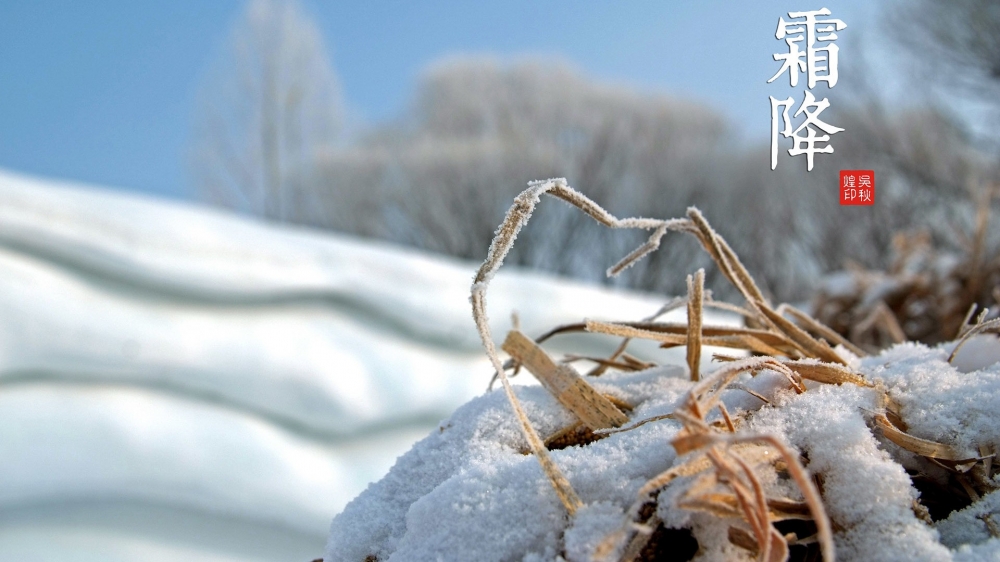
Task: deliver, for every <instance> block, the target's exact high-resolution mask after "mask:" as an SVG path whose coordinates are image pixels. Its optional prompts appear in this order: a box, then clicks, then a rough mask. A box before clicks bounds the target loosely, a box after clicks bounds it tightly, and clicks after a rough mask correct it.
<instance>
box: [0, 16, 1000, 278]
mask: <svg viewBox="0 0 1000 562" xmlns="http://www.w3.org/2000/svg"><path fill="white" fill-rule="evenodd" d="M824 6H825V7H828V8H830V9H831V11H832V16H831V17H833V18H839V19H841V20H843V21H845V22H846V23H847V28H846V29H845V30H843V31H841V32H840V33H839V39H838V40H837V45H838V46H839V47H840V68H839V71H840V77H841V78H840V83H839V84H838V85H837V86H836V87H835V88H834V89H828V88H826V87H825V84H823V85H820V86H818V87H817V88H816V90H815V93H816V95H817V97H818V98H820V99H822V98H823V97H827V98H829V100H830V103H831V108H830V109H829V110H827V111H826V112H825V113H824V114H823V119H825V120H826V121H827V122H828V123H831V124H833V125H836V126H840V127H843V128H844V129H846V130H845V131H844V132H842V133H840V134H838V135H836V136H834V137H833V139H832V142H831V144H832V145H833V146H834V148H835V149H836V154H835V155H833V156H829V155H819V156H818V157H817V168H816V170H814V171H813V172H811V173H808V174H806V173H805V171H804V169H805V158H803V157H798V158H794V159H793V158H789V157H787V156H785V155H784V150H785V148H787V146H786V147H785V148H783V149H782V160H781V162H780V165H779V166H778V169H777V170H775V171H772V170H770V169H769V168H768V166H767V163H768V148H769V134H770V108H769V103H768V96H769V95H773V96H775V97H776V98H779V99H780V98H784V97H786V96H788V95H792V97H793V98H794V99H795V100H796V104H798V103H799V102H801V99H802V97H803V93H802V92H803V90H804V87H803V86H804V84H803V85H800V86H799V87H798V88H794V89H790V88H789V87H788V85H787V82H788V79H787V74H784V75H782V76H781V77H780V78H779V79H778V80H777V81H776V82H774V83H772V84H767V83H766V81H767V79H768V78H770V77H771V76H773V75H774V74H775V73H776V72H777V70H778V68H779V66H780V65H779V63H778V62H775V61H774V60H773V59H772V55H773V54H774V53H782V52H786V51H787V47H786V46H785V44H784V42H783V41H778V40H776V39H775V38H774V33H775V28H776V23H777V19H778V17H780V16H785V17H787V16H786V13H787V12H788V11H795V10H807V9H818V8H820V7H821V6H820V5H818V4H817V5H816V6H806V5H799V4H797V3H795V2H778V1H775V2H755V3H752V4H750V3H739V2H722V1H717V2H684V3H674V4H666V3H662V2H632V3H628V4H624V5H620V4H609V3H597V2H584V3H578V4H569V3H566V2H542V3H529V2H523V3H503V4H502V5H501V4H495V5H492V6H487V7H480V6H471V5H468V4H464V3H459V2H455V3H449V2H427V3H419V4H400V5H397V4H388V3H384V4H377V3H376V4H370V3H366V4H364V5H363V6H362V5H360V4H350V5H348V4H346V3H322V2H304V3H287V2H268V1H263V0H262V1H259V2H251V3H250V4H244V3H241V2H232V3H230V2H216V3H211V4H207V5H206V4H203V3H188V4H186V3H183V2H181V3H173V4H170V5H159V6H142V7H140V6H137V5H134V4H131V3H126V2H121V3H114V2H110V3H102V4H100V5H98V6H96V7H95V6H86V7H84V6H80V5H76V4H71V3H65V4H58V3H30V4H20V5H7V6H6V7H4V8H3V9H2V10H3V11H2V12H0V26H2V27H0V76H2V77H3V88H0V165H2V166H5V167H8V168H11V169H15V170H22V171H27V172H33V173H38V174H44V175H48V176H56V177H63V178H72V179H78V180H84V181H89V182H94V183H99V184H104V185H109V186H115V187H120V188H122V189H132V190H138V191H142V192H146V193H151V194H156V195H161V196H167V197H172V198H179V199H186V200H192V201H200V202H205V203H209V204H213V205H221V206H224V207H230V208H233V209H236V210H237V211H239V212H243V213H248V214H252V215H257V216H262V217H265V218H268V219H270V220H276V221H282V222H293V223H300V224H307V225H313V226H318V227H321V228H331V229H334V230H338V231H342V232H348V233H353V234H358V235H361V236H365V237H370V238H378V239H385V240H389V241H392V242H396V243H400V244H404V245H408V246H415V247H420V248H424V249H427V250H430V251H433V252H439V253H444V254H450V255H454V256H457V257H460V258H468V259H474V260H478V259H482V257H483V256H484V255H485V250H486V247H487V246H488V243H489V239H490V237H491V234H492V231H493V228H494V227H495V225H496V224H497V223H498V221H499V219H500V218H501V217H502V214H503V211H504V209H506V207H507V206H508V204H509V201H510V200H511V198H512V197H513V196H514V195H515V194H516V193H517V192H518V191H519V190H520V189H522V188H523V187H524V185H525V183H526V182H527V181H530V180H532V179H539V178H546V177H553V176H565V177H567V178H568V179H569V181H570V183H571V185H573V186H575V187H577V188H578V189H580V190H581V191H583V192H584V193H586V194H588V195H590V196H591V197H592V198H594V199H595V200H597V201H599V202H600V203H602V204H604V205H606V206H607V207H608V208H609V210H611V211H612V212H614V213H616V214H619V215H630V214H645V215H657V216H675V215H679V214H681V213H683V212H684V209H685V208H686V207H687V206H688V205H692V204H694V205H698V206H700V207H701V208H702V209H703V211H705V212H706V213H707V215H708V216H709V218H710V219H714V220H716V221H717V222H720V223H721V227H720V228H721V229H722V232H723V234H724V235H727V236H728V237H730V238H731V239H733V240H734V241H735V242H734V244H735V246H736V249H737V251H738V252H739V253H740V254H741V255H743V256H744V258H745V259H746V261H748V262H749V264H750V266H751V269H752V270H754V271H755V272H757V273H758V275H759V276H760V277H761V281H762V283H763V284H764V285H765V287H766V289H767V290H768V291H769V292H770V293H772V294H773V295H775V296H777V297H780V298H803V297H805V296H806V295H807V294H808V291H809V287H810V286H812V285H814V284H815V282H816V280H817V279H818V278H819V276H821V275H822V274H823V273H824V272H828V271H830V270H833V269H838V268H840V267H842V266H843V265H844V263H845V262H846V261H847V260H853V261H856V262H859V263H861V264H864V265H869V266H873V265H877V264H878V263H880V262H884V261H885V260H886V259H887V255H888V252H889V251H890V249H891V244H890V240H891V236H892V235H893V234H894V233H895V232H897V231H899V230H902V229H916V228H923V227H926V228H930V229H931V230H933V231H934V234H935V235H936V236H937V237H938V238H940V239H941V240H940V241H941V242H942V243H945V244H947V243H953V242H955V240H953V239H952V238H953V236H952V234H953V233H954V230H955V226H954V224H950V223H954V222H955V221H958V222H959V223H960V222H961V221H962V220H965V219H966V218H967V215H968V213H970V212H972V207H974V203H973V204H971V205H970V204H969V202H970V198H969V197H970V193H971V192H970V190H974V188H973V184H975V185H979V184H981V183H983V182H984V181H985V180H984V179H983V178H986V177H988V176H989V177H991V176H990V174H992V171H991V170H992V164H993V162H994V160H995V159H994V157H993V154H994V145H993V144H992V143H991V142H990V143H987V142H986V141H988V140H990V139H992V138H993V135H992V130H993V129H994V127H993V124H994V123H995V115H994V114H993V112H992V108H993V107H994V105H995V104H994V102H993V101H992V99H993V98H991V97H990V95H989V94H990V93H991V92H993V90H992V88H994V86H995V83H996V76H997V75H998V74H997V73H996V71H995V70H994V69H993V68H992V67H991V66H990V65H991V64H992V63H993V58H991V57H993V53H992V52H991V51H992V50H994V46H993V43H992V42H991V41H993V40H992V39H991V37H992V32H993V31H995V29H993V28H992V27H990V26H992V25H993V24H994V20H993V19H991V18H988V17H985V18H984V17H977V16H969V14H976V13H978V12H983V11H984V10H985V11H989V12H991V13H993V12H995V11H996V6H995V3H993V2H983V1H979V0H977V1H972V0H967V1H965V2H962V3H959V4H956V5H955V6H954V7H953V8H952V9H950V10H948V11H947V14H946V15H945V16H942V15H941V14H938V13H937V11H940V10H941V8H940V7H937V6H935V5H934V4H933V3H929V2H911V3H904V2H862V1H843V2H831V3H827V4H824ZM969 22H980V23H976V24H975V26H980V27H981V29H980V28H975V26H973V25H972V24H970V23H969ZM970 52H979V53H980V54H984V56H982V57H979V58H976V57H975V56H972V57H970V56H969V53H970ZM984 87H985V90H984ZM993 93H995V92H993ZM787 142H788V141H786V143H787ZM971 161H975V162H976V164H975V166H973V165H972V164H970V162H971ZM840 169H875V170H876V175H877V185H878V187H879V189H878V195H877V198H878V201H879V205H877V206H876V207H875V208H862V209H853V208H846V209H845V208H841V207H840V206H839V205H838V202H837V191H836V190H837V187H836V181H837V171H838V170H840ZM972 198H973V199H975V196H973V197H972ZM542 215H543V217H544V218H539V219H537V220H536V221H535V224H533V225H531V226H529V228H528V230H527V232H526V233H525V238H526V240H525V242H523V243H522V244H521V245H520V246H519V247H518V248H517V249H516V251H515V254H514V255H513V256H512V259H513V261H515V262H516V263H519V264H522V265H527V266H532V267H538V268H541V269H545V270H549V271H553V272H557V273H561V274H566V275H570V276H573V277H577V278H581V279H586V280H589V281H595V282H605V281H604V279H603V271H604V268H605V267H606V266H607V264H608V263H610V262H611V261H613V260H614V258H615V257H616V256H617V255H619V254H620V253H621V252H622V251H624V249H625V248H627V247H628V246H630V245H632V244H634V242H635V240H636V239H637V238H635V237H631V238H630V237H629V236H627V235H622V236H609V235H606V233H602V232H600V230H599V229H597V228H596V227H593V226H592V225H590V224H589V223H588V222H587V220H586V219H584V218H583V217H581V216H578V215H576V214H574V213H572V212H570V211H568V210H567V209H560V208H555V209H548V208H545V209H543V213H542ZM956 217H957V218H956ZM541 223H544V224H541ZM845 224H849V225H851V228H849V229H845V228H844V225H845ZM697 255H698V252H697V250H696V249H694V248H693V246H685V245H684V244H680V245H672V246H670V247H668V249H667V250H666V251H663V252H660V253H659V254H657V255H656V256H655V257H653V258H652V259H650V260H647V261H646V262H644V263H643V264H641V265H640V266H639V267H638V268H637V269H636V271H635V272H634V273H633V274H632V275H630V276H629V277H627V278H623V279H621V280H618V281H615V282H616V283H620V284H625V285H628V286H631V287H635V288H641V289H645V290H653V291H666V292H676V291H678V290H681V289H682V287H681V286H680V285H679V282H680V281H679V279H674V278H673V277H672V276H664V275H663V271H664V268H665V267H666V264H676V263H683V264H687V265H689V266H692V267H693V266H697V265H700V262H698V259H700V258H698V257H696V256H697ZM668 277H669V278H668ZM709 283H710V284H711V285H713V286H715V287H716V288H718V289H721V290H724V289H723V286H722V285H720V284H717V283H716V279H715V278H713V276H712V275H711V274H710V278H709Z"/></svg>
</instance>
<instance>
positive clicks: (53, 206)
mask: <svg viewBox="0 0 1000 562" xmlns="http://www.w3.org/2000/svg"><path fill="white" fill-rule="evenodd" d="M474 269H475V264H469V263H464V262H460V261H456V260H450V259H445V258H440V257H433V256H428V255H423V254H420V253H417V252H413V251H407V250H402V249H399V248H395V247H392V246H389V245H384V244H378V243H371V242H362V241H358V240H356V239H352V238H348V237H343V236H335V235H330V234H325V233H324V234H320V233H317V232H313V231H308V230H305V229H297V228H287V227H281V226H275V225H269V224H262V223H259V222H255V221H251V220H246V219H243V218H239V217H235V216H231V215H227V214H224V213H220V212H215V211H210V210H206V209H200V208H196V207H193V206H188V205H182V204H178V203H168V202H164V201H158V200H154V199H149V198H145V197H139V196H135V195H127V194H123V193H117V192H112V191H104V190H99V189H94V188H89V187H82V186H78V185H72V184H67V183H59V182H51V181H42V180H38V179H32V178H29V177H25V176H21V175H17V174H13V173H9V172H0V421H2V423H0V559H9V560H29V559H37V558H38V557H39V556H41V554H40V553H41V552H45V556H46V557H47V558H52V559H59V560H74V561H75V560H137V559H141V560H154V561H155V560H168V559H169V560H177V559H184V560H198V561H201V560H205V561H210V560H211V561H217V560H235V559H239V560H309V559H312V558H314V557H316V556H318V555H319V554H320V553H321V552H322V550H323V544H324V542H325V538H326V535H327V531H328V528H329V527H328V526H329V521H330V518H331V517H332V516H333V515H334V514H335V513H337V512H338V511H339V510H340V509H341V508H342V506H344V505H345V504H346V503H347V502H348V500H350V499H351V498H352V497H354V496H356V495H357V494H358V493H359V492H360V491H361V490H362V489H364V487H365V486H366V485H367V484H368V483H369V482H372V481H374V480H377V479H378V478H379V477H380V476H381V475H383V474H384V473H385V471H386V470H387V469H388V468H389V466H390V465H391V464H392V462H393V460H394V459H395V458H396V456H397V455H398V454H401V453H402V452H404V451H405V450H406V449H408V448H409V446H410V445H411V444H412V443H413V442H414V441H416V440H417V439H418V438H419V437H421V436H423V435H426V434H427V433H428V432H429V431H431V430H434V428H436V427H437V426H438V422H439V421H440V420H441V419H442V418H445V417H447V416H448V415H449V414H450V413H451V412H452V411H453V410H454V409H455V408H456V407H457V406H458V405H460V404H462V403H464V402H466V401H468V400H469V399H471V398H472V397H474V396H476V395H478V394H481V393H482V391H483V390H484V388H485V385H486V383H487V382H488V380H489V375H490V373H491V370H490V368H489V366H488V361H487V360H486V358H485V357H483V356H482V354H481V351H480V347H479V343H478V340H477V338H476V333H475V329H474V326H473V323H472V319H471V317H470V313H469V303H468V286H469V282H470V279H471V276H472V273H473V271H474ZM492 291H493V292H492V294H491V302H492V306H493V310H496V311H505V312H504V313H505V314H506V312H507V311H511V310H515V309H516V310H519V311H520V319H521V323H522V325H523V327H524V329H525V330H526V331H539V330H541V329H547V328H548V327H551V326H552V325H555V324H558V323H562V322H567V321H577V320H579V318H580V315H581V314H584V315H587V316H590V317H595V318H605V317H611V316H614V317H616V318H620V317H621V316H622V315H623V314H625V315H627V316H631V317H634V318H636V319H638V318H642V317H644V316H646V315H648V314H650V313H651V312H652V311H655V310H656V309H657V308H658V307H659V305H660V304H661V302H660V301H661V299H654V298H650V297H644V296H636V295H628V294H623V293H618V292H611V291H606V290H601V289H596V288H591V287H586V286H582V285H576V284H572V283H568V282H566V281H563V280H557V279H555V278H552V277H546V276H541V275H535V274H530V273H525V272H504V273H501V274H500V275H498V276H497V278H496V280H495V282H494V285H493V290H492ZM537 302H544V303H545V306H544V307H541V306H534V305H533V304H532V303H537ZM495 325H496V329H497V330H506V329H507V328H508V327H509V321H506V320H505V319H502V318H498V319H497V320H496V321H495ZM561 342H562V345H565V346H566V347H565V349H566V350H572V349H573V345H574V340H573V338H564V339H563V340H561ZM491 399H492V398H491Z"/></svg>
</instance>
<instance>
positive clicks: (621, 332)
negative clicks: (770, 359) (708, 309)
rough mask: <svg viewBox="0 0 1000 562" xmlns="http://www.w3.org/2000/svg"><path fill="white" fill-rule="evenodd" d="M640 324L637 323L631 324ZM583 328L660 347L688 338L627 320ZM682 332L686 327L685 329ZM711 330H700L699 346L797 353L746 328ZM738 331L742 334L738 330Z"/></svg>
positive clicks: (593, 323) (769, 336)
mask: <svg viewBox="0 0 1000 562" xmlns="http://www.w3.org/2000/svg"><path fill="white" fill-rule="evenodd" d="M635 324H641V323H635ZM585 327H586V330H587V331H588V332H593V333H596V334H608V335H612V336H620V337H623V338H629V339H645V340H652V341H658V342H660V343H661V344H664V345H663V346H664V347H673V346H680V345H686V344H687V341H688V338H687V335H686V334H674V333H670V332H666V331H663V332H661V331H654V330H647V329H644V328H639V327H635V325H634V324H630V323H612V322H600V321H597V320H587V322H586V324H585ZM685 331H686V330H685ZM712 331H716V330H712V329H709V328H706V329H704V330H703V331H702V337H701V338H700V341H701V344H702V345H711V346H716V347H729V348H734V349H743V350H747V351H753V352H755V353H763V354H765V355H785V356H788V355H790V354H791V355H792V356H794V357H798V354H797V353H793V352H790V351H785V350H781V349H778V348H776V347H772V346H770V345H768V344H767V343H765V342H763V341H761V340H760V339H758V338H757V336H756V335H752V334H751V333H750V331H748V330H739V329H731V330H730V329H719V330H718V331H719V332H726V331H728V332H731V333H732V335H718V336H710V335H707V334H709V333H711V332H712ZM741 332H742V333H741ZM765 334H766V338H767V339H772V338H773V334H770V333H768V332H765Z"/></svg>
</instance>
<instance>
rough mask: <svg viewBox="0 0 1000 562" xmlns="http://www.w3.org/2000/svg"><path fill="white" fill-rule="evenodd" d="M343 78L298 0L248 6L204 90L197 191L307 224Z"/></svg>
mask: <svg viewBox="0 0 1000 562" xmlns="http://www.w3.org/2000/svg"><path fill="white" fill-rule="evenodd" d="M340 107H341V103H340V97H339V90H338V85H337V80H336V78H335V76H334V73H333V69H332V67H331V65H330V61H329V59H328V57H327V51H326V47H325V46H324V44H323V38H322V36H321V34H320V31H319V29H318V28H317V27H316V25H315V23H313V22H312V20H311V19H309V17H307V16H306V15H305V14H304V13H303V11H302V10H301V8H300V6H299V5H298V4H297V3H296V2H294V1H293V0H251V1H250V2H249V3H248V4H247V5H246V8H245V10H244V12H243V14H242V16H241V17H240V18H239V20H238V21H237V22H236V24H235V25H234V27H233V29H232V31H231V33H230V36H229V37H228V39H227V41H226V43H225V45H224V48H223V49H222V50H221V51H220V52H219V54H218V55H217V58H216V59H215V60H214V61H213V64H212V65H211V66H210V68H209V73H208V75H207V76H206V79H205V82H204V83H203V85H202V88H201V92H200V96H199V99H198V104H197V107H196V116H195V123H194V141H193V154H192V155H191V156H192V161H193V162H192V164H193V172H194V180H195V185H196V187H197V189H198V191H199V192H200V193H201V194H202V195H203V196H204V197H206V198H208V199H209V200H210V201H212V202H213V203H216V204H221V205H224V206H227V207H232V208H234V209H237V210H241V211H244V212H249V213H252V214H256V215H261V216H264V217H268V218H271V219H275V220H307V218H308V216H307V215H308V214H309V213H310V212H311V209H313V208H314V205H313V203H312V201H313V199H314V198H315V197H316V195H317V193H316V192H317V190H316V185H317V182H318V181H319V176H318V174H317V156H318V154H319V153H320V151H321V150H324V149H326V147H328V146H330V145H331V144H332V143H333V142H334V140H335V138H336V135H337V132H338V129H339V125H340V117H341V110H340Z"/></svg>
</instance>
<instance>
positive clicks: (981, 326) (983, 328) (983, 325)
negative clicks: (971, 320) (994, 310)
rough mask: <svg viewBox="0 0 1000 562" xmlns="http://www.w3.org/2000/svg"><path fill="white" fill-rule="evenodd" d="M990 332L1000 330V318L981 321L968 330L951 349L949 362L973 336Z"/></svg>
mask: <svg viewBox="0 0 1000 562" xmlns="http://www.w3.org/2000/svg"><path fill="white" fill-rule="evenodd" d="M990 332H993V333H996V332H1000V318H996V319H994V320H990V321H989V322H982V321H980V322H978V323H977V324H976V325H975V326H973V327H972V328H970V329H969V330H967V331H966V332H965V335H964V336H962V339H960V340H958V344H956V345H955V349H953V350H952V351H951V355H949V356H948V362H949V363H951V362H952V361H954V360H955V356H956V355H958V350H959V349H962V346H964V345H965V344H966V342H968V341H969V340H970V339H972V337H973V336H976V335H978V334H986V333H990Z"/></svg>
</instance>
